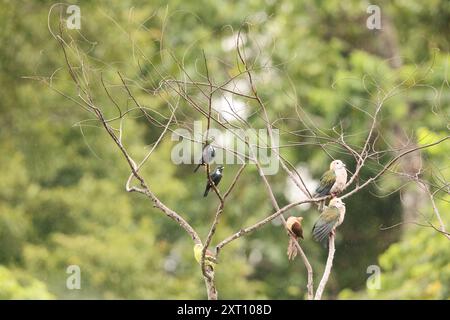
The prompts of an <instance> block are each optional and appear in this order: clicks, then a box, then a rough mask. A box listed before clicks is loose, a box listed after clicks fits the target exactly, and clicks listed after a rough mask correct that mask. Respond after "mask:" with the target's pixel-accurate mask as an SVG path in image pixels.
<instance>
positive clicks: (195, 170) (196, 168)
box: [194, 163, 202, 172]
mask: <svg viewBox="0 0 450 320" xmlns="http://www.w3.org/2000/svg"><path fill="white" fill-rule="evenodd" d="M201 165H202V164H201V163H199V164H198V166H197V167H195V169H194V172H197V170H198V168H200V166H201Z"/></svg>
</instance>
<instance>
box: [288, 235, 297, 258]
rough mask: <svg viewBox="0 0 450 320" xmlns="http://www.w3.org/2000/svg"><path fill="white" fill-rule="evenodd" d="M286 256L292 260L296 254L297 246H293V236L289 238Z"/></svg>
mask: <svg viewBox="0 0 450 320" xmlns="http://www.w3.org/2000/svg"><path fill="white" fill-rule="evenodd" d="M287 256H288V259H289V260H294V258H295V257H296V256H297V247H296V246H295V240H294V239H293V238H289V243H288V248H287Z"/></svg>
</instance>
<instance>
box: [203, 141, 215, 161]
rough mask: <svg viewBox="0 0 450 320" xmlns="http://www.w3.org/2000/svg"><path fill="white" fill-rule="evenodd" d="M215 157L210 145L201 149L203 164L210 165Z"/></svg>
mask: <svg viewBox="0 0 450 320" xmlns="http://www.w3.org/2000/svg"><path fill="white" fill-rule="evenodd" d="M215 156H216V150H215V149H214V147H213V146H212V145H210V144H208V145H206V146H205V147H204V148H203V153H202V160H203V162H204V163H210V162H211V161H212V159H213V158H214V157H215Z"/></svg>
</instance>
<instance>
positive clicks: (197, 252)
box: [194, 243, 217, 270]
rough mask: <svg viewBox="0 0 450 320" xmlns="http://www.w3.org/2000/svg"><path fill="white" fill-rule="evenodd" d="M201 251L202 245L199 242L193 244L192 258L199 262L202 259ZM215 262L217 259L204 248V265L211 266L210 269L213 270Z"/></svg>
mask: <svg viewBox="0 0 450 320" xmlns="http://www.w3.org/2000/svg"><path fill="white" fill-rule="evenodd" d="M202 251H203V245H201V244H200V243H197V244H196V245H195V246H194V258H195V260H196V261H197V262H198V263H199V264H200V263H201V260H202ZM216 264H217V259H216V257H215V255H214V254H213V253H212V252H211V250H209V249H206V252H205V265H206V266H209V267H211V269H212V270H214V267H215V265H216Z"/></svg>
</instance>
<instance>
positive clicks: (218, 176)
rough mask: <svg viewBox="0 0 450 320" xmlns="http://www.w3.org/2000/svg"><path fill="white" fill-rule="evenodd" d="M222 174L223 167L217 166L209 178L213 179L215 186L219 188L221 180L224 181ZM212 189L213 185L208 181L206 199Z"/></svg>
mask: <svg viewBox="0 0 450 320" xmlns="http://www.w3.org/2000/svg"><path fill="white" fill-rule="evenodd" d="M222 172H223V166H217V167H216V169H215V170H214V172H213V173H211V174H210V175H209V176H210V177H211V181H212V182H213V183H214V185H215V186H216V187H217V185H218V184H219V182H220V180H222ZM210 189H211V184H210V182H209V179H208V181H207V182H206V188H205V193H204V194H203V196H204V197H206V196H207V195H208V193H209V190H210Z"/></svg>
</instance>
